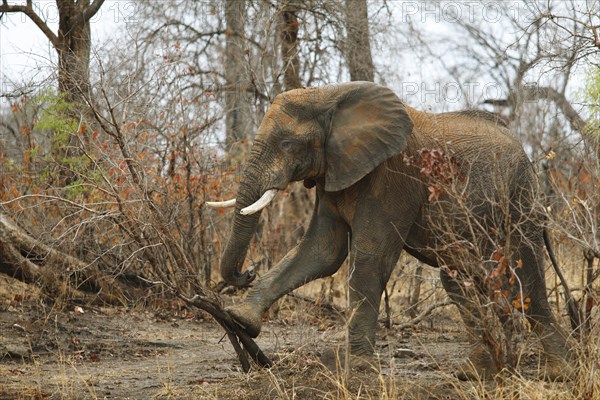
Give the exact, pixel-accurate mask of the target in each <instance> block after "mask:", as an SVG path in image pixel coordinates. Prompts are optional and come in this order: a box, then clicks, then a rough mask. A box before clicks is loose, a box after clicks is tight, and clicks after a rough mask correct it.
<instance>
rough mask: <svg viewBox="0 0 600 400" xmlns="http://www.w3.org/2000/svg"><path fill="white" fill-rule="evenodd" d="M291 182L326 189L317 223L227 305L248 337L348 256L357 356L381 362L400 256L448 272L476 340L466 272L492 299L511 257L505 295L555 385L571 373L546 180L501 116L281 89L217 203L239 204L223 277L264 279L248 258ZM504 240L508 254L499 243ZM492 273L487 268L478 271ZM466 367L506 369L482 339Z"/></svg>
mask: <svg viewBox="0 0 600 400" xmlns="http://www.w3.org/2000/svg"><path fill="white" fill-rule="evenodd" d="M434 156H435V157H434ZM432 160H433V161H432ZM436 160H437V161H436ZM440 160H441V161H445V163H444V162H441V161H440ZM425 164H427V165H425ZM436 177H437V178H438V180H437V182H438V183H439V184H440V187H436V184H435V183H434V178H436ZM294 181H303V182H304V185H305V186H306V187H307V188H313V187H315V188H316V201H315V205H314V211H313V215H312V218H311V221H310V224H309V226H308V229H307V231H306V233H305V234H304V237H303V238H302V239H301V240H300V242H299V243H298V244H297V245H296V246H295V247H294V248H293V249H291V250H290V251H289V252H288V253H287V255H285V256H284V257H283V258H282V259H281V260H280V261H279V262H278V263H277V264H276V266H274V267H273V268H272V269H270V270H269V271H268V272H266V273H265V274H264V275H263V276H261V277H260V278H259V279H258V280H257V281H256V282H255V283H253V287H252V288H251V289H250V290H249V292H248V294H247V296H246V298H245V300H244V301H243V302H241V303H240V304H238V305H234V306H231V307H229V308H228V311H229V312H230V313H231V315H232V316H233V317H234V318H235V319H236V320H237V321H238V322H239V323H240V324H241V325H242V326H243V327H244V328H245V330H246V331H247V332H248V334H249V335H251V336H252V337H256V336H258V334H259V333H260V331H261V324H262V316H263V314H264V313H265V312H266V311H267V310H268V309H269V307H270V306H271V305H272V304H273V303H274V302H275V301H276V300H277V299H279V298H280V297H282V296H283V295H285V294H286V293H288V292H290V291H292V290H294V289H296V288H298V287H300V286H302V285H303V284H305V283H307V282H309V281H312V280H315V279H317V278H322V277H327V276H330V275H332V274H334V273H335V272H336V271H338V269H339V268H340V266H341V265H342V264H343V263H344V261H345V260H346V258H348V257H349V260H350V264H351V268H352V271H351V273H349V279H348V281H349V282H348V285H349V298H350V303H351V304H350V305H351V307H352V308H353V313H352V317H351V320H350V322H349V326H348V329H349V332H348V334H349V346H350V352H351V354H352V355H353V356H356V357H367V358H368V357H372V355H373V353H374V344H375V332H376V327H377V319H378V313H379V306H380V301H381V296H382V293H383V291H384V289H385V287H386V284H387V282H388V280H389V278H390V274H391V272H392V269H393V267H394V266H395V264H396V263H397V261H398V259H399V257H400V254H401V252H402V251H403V250H404V251H406V252H407V253H408V254H409V255H411V256H414V257H415V258H417V259H418V260H420V261H422V262H424V263H426V264H429V265H431V266H434V267H438V268H439V269H440V276H441V281H442V284H443V287H444V289H445V290H446V292H447V293H448V295H449V297H450V299H451V300H452V301H453V302H454V303H455V304H456V305H457V306H458V307H459V310H460V312H461V316H462V318H463V320H464V322H465V323H466V324H467V326H468V327H469V330H470V331H471V332H473V333H474V334H475V336H477V335H480V334H481V328H480V326H481V321H480V320H481V315H480V313H481V310H478V309H477V307H474V302H473V301H472V300H470V298H471V297H470V296H469V295H467V294H466V293H467V292H468V291H466V290H465V287H466V286H467V285H466V284H462V283H461V282H462V281H461V280H460V279H458V277H457V272H458V273H460V274H463V275H461V276H467V277H468V276H474V278H473V279H472V281H473V283H475V286H476V288H477V293H479V294H485V295H486V296H488V295H490V289H489V288H490V279H492V278H493V277H494V274H495V275H496V278H498V275H499V272H498V270H499V268H500V267H502V266H504V268H505V269H506V268H507V266H506V264H507V262H508V261H505V260H512V261H510V262H511V263H512V264H511V265H513V266H512V267H510V271H512V272H511V273H507V272H506V271H504V273H506V276H507V277H508V276H510V278H511V279H510V280H511V281H512V283H513V289H512V290H511V291H510V293H509V294H506V296H507V297H506V299H505V300H506V301H507V302H508V303H509V304H510V303H511V302H512V303H513V304H514V302H515V301H517V302H518V303H520V304H521V305H522V307H521V308H520V309H521V310H522V311H523V313H524V314H526V318H527V320H528V321H529V323H530V324H531V326H532V328H533V330H534V331H535V332H536V333H537V334H538V336H539V339H540V341H541V344H542V346H543V349H544V355H545V357H546V363H545V364H544V365H545V366H546V372H545V373H546V377H547V378H549V379H559V378H565V376H566V375H569V374H570V371H571V369H570V368H569V361H568V360H569V354H570V351H571V350H570V346H569V338H568V335H567V334H566V332H565V331H564V330H563V329H562V328H561V327H560V325H559V323H558V321H557V319H556V317H555V316H554V315H553V313H552V310H551V308H550V305H549V302H548V296H547V292H546V284H545V280H544V268H543V254H542V252H543V246H544V243H543V231H544V212H543V208H542V207H540V206H539V201H538V197H539V196H538V183H537V175H536V172H535V169H534V167H533V165H532V163H531V161H530V160H529V158H528V156H527V154H526V153H525V151H524V149H523V147H522V146H521V144H520V143H519V142H518V141H517V140H516V139H515V138H514V137H513V136H512V134H511V133H510V132H509V130H508V128H507V127H506V125H505V124H504V123H503V122H502V121H501V120H499V119H498V118H497V117H496V116H495V115H494V114H492V113H487V112H484V111H456V112H446V113H438V114H434V113H427V112H423V111H418V110H416V109H414V108H411V107H410V106H408V105H406V104H405V103H404V102H403V101H401V100H400V99H399V97H398V96H397V95H396V94H395V93H394V92H393V91H392V90H390V89H389V88H386V87H384V86H381V85H378V84H375V83H372V82H350V83H343V84H336V85H325V86H320V87H311V88H303V89H295V90H291V91H288V92H285V93H282V94H279V95H278V96H277V97H276V98H275V100H274V101H273V103H272V105H271V107H270V109H269V110H268V111H267V113H266V114H265V116H264V118H263V120H262V122H261V124H260V126H259V128H258V130H257V132H256V136H255V139H254V143H253V145H252V149H251V151H250V154H249V158H248V161H247V163H246V164H245V167H244V169H243V172H242V176H241V181H240V184H239V188H238V191H237V196H236V198H235V199H233V200H228V201H226V202H213V203H210V204H209V205H210V206H213V207H219V206H234V205H235V214H234V216H233V222H232V227H231V232H230V236H229V239H228V242H227V244H226V247H225V249H224V252H223V254H222V258H221V274H222V277H223V279H224V280H225V281H226V282H227V283H229V284H231V285H234V286H248V285H250V283H251V282H253V280H254V278H255V277H256V274H255V272H254V271H253V270H252V269H246V270H244V262H245V258H246V254H247V251H248V246H249V243H250V240H251V238H252V236H253V234H254V231H255V229H256V227H257V224H258V222H259V215H260V210H261V209H263V208H264V207H265V206H266V205H267V204H269V202H270V201H271V200H272V199H273V198H274V196H275V195H276V193H277V192H278V191H282V190H284V189H286V187H287V186H288V184H290V182H294ZM432 182H433V183H432ZM440 182H441V183H440ZM442 183H443V184H446V186H453V187H456V188H458V191H457V193H458V195H453V194H452V192H451V191H450V190H449V189H448V188H447V187H446V188H444V187H441V185H442ZM455 193H456V192H455ZM465 211H466V213H464V212H465ZM465 215H467V216H468V217H469V218H465V217H464V216H465ZM474 227H475V228H476V229H475V228H474ZM491 239H493V240H491ZM498 241H500V242H502V244H501V246H500V247H498V246H497V245H491V244H490V243H498ZM499 249H500V250H499ZM502 251H505V252H504V253H502ZM500 253H502V254H500ZM482 269H483V270H484V271H487V273H484V274H479V275H478V274H476V273H474V271H480V270H482ZM470 274H471V275H470ZM500 275H501V274H500ZM490 277H492V278H490ZM515 281H518V283H516V284H515ZM515 287H516V290H515V289H514V288H515ZM496 293H498V291H496ZM502 293H503V294H505V293H507V292H502ZM525 303H526V304H525ZM478 326H479V327H478ZM461 368H462V370H463V371H466V372H464V374H463V377H465V378H467V379H468V378H472V377H474V376H477V375H478V376H483V377H490V376H493V375H494V374H495V373H496V372H498V371H497V367H496V364H494V362H493V360H492V357H491V355H490V353H489V351H488V346H486V345H485V344H484V342H483V340H482V339H481V338H478V340H477V341H476V344H475V346H474V349H473V351H472V353H471V355H470V356H469V358H468V359H467V360H466V361H465V363H464V364H463V366H462V367H461Z"/></svg>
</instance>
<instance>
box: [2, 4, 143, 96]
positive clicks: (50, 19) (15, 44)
mask: <svg viewBox="0 0 600 400" xmlns="http://www.w3.org/2000/svg"><path fill="white" fill-rule="evenodd" d="M20 3H24V1H10V4H20ZM135 7H136V2H135V1H131V0H107V1H106V2H105V3H104V4H103V5H102V7H101V8H100V10H99V11H98V13H97V14H96V16H94V18H93V19H92V20H91V27H92V40H93V46H94V47H95V48H97V45H98V44H99V43H102V42H103V39H105V38H107V37H108V36H109V35H110V34H111V33H113V32H114V31H115V30H116V29H119V28H121V27H125V26H126V24H127V23H131V22H132V21H133V22H134V21H135V15H136V14H135ZM34 8H35V10H36V12H37V13H38V15H40V16H42V18H43V19H44V20H45V21H46V23H47V25H48V26H49V27H50V28H51V29H52V31H53V32H54V33H56V32H57V31H58V12H57V9H56V1H55V0H41V1H35V2H34ZM49 60H52V62H48V61H49ZM54 63H56V52H55V50H54V49H53V48H52V45H51V44H50V41H49V40H48V39H47V38H46V36H45V35H44V34H43V33H42V32H41V31H40V29H39V28H38V27H37V26H36V25H35V24H34V23H33V22H31V20H30V19H29V18H28V17H27V16H25V15H24V14H22V13H11V14H5V15H4V16H3V17H2V22H0V79H4V77H3V76H6V77H7V78H8V81H7V82H2V87H1V91H2V92H5V91H6V90H7V89H8V90H10V87H11V86H12V84H19V83H22V82H25V81H27V80H30V79H34V78H35V80H38V79H42V78H43V77H46V76H47V75H48V74H49V73H50V72H51V70H50V68H51V65H52V64H54ZM10 81H13V82H10Z"/></svg>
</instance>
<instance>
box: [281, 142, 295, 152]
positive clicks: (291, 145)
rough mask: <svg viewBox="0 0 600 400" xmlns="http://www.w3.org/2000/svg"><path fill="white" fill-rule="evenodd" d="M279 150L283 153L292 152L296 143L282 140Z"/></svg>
mask: <svg viewBox="0 0 600 400" xmlns="http://www.w3.org/2000/svg"><path fill="white" fill-rule="evenodd" d="M279 148H280V149H281V150H283V151H292V149H293V148H294V141H292V140H282V141H281V142H279Z"/></svg>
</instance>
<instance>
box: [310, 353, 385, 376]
mask: <svg viewBox="0 0 600 400" xmlns="http://www.w3.org/2000/svg"><path fill="white" fill-rule="evenodd" d="M320 359H321V363H323V365H324V366H325V367H327V368H328V369H329V370H331V371H339V370H343V369H345V368H346V349H345V348H344V347H336V348H333V349H332V348H328V349H326V350H325V351H324V352H323V354H322V355H321V357H320ZM348 361H349V364H350V365H349V367H350V369H351V370H352V371H359V372H377V373H378V372H380V362H379V360H378V359H377V358H376V357H375V356H374V355H373V354H363V355H354V354H350V355H349V358H348Z"/></svg>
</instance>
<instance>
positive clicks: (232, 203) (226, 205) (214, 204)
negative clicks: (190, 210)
mask: <svg viewBox="0 0 600 400" xmlns="http://www.w3.org/2000/svg"><path fill="white" fill-rule="evenodd" d="M204 204H206V205H207V206H208V207H210V208H229V207H233V206H235V199H231V200H226V201H206V202H204Z"/></svg>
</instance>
